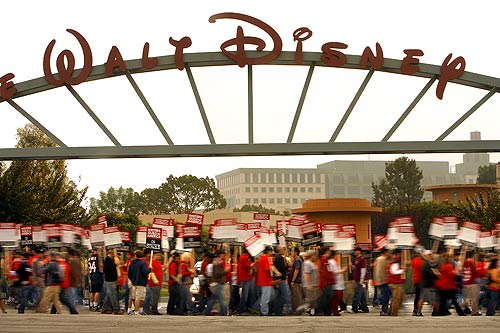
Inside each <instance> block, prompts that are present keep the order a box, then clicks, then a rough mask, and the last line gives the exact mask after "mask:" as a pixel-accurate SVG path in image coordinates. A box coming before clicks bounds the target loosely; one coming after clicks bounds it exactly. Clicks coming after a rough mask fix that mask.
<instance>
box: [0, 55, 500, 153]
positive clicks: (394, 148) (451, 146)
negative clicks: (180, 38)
mask: <svg viewBox="0 0 500 333" xmlns="http://www.w3.org/2000/svg"><path fill="white" fill-rule="evenodd" d="M261 54H262V52H256V51H253V52H252V51H248V52H247V56H249V57H259V56H261ZM321 56H322V53H316V52H304V53H303V60H302V63H301V65H303V66H309V73H308V75H307V78H306V81H305V83H304V88H303V90H302V95H301V96H300V100H299V105H298V107H297V110H296V113H295V117H294V119H293V123H292V124H291V128H290V133H289V136H288V139H287V140H286V142H284V143H276V144H268V143H266V144H254V142H253V88H252V86H253V75H252V66H249V67H248V74H247V75H248V125H249V126H248V139H249V140H248V144H225V145H221V144H216V142H215V138H214V136H213V133H212V131H211V127H210V123H209V120H208V118H207V116H206V113H205V110H204V107H203V103H202V101H201V97H200V95H199V93H198V89H197V88H196V83H195V80H194V77H193V75H192V72H191V68H193V67H206V66H210V67H213V66H228V65H235V62H234V61H233V60H231V59H229V58H228V57H226V56H225V55H224V54H223V53H222V52H209V53H193V54H185V55H184V63H185V68H186V73H187V76H188V79H189V82H190V84H191V87H192V90H193V93H194V97H195V99H196V102H197V104H198V107H199V111H200V115H201V117H202V119H203V123H204V125H205V128H206V130H207V136H208V137H209V141H210V144H209V145H174V143H173V142H172V140H171V139H170V137H169V135H168V133H167V132H166V130H165V128H164V127H163V125H162V124H161V122H160V121H159V119H158V117H157V116H156V114H155V113H154V110H153V109H152V108H151V106H150V104H149V102H148V101H147V99H146V97H145V96H144V94H142V91H141V90H140V88H139V87H138V85H137V84H136V83H135V81H134V80H133V78H132V74H137V73H146V72H153V71H160V70H170V69H175V70H177V69H176V68H177V67H176V62H175V57H174V56H163V57H158V58H157V59H158V64H157V65H156V66H155V67H154V68H152V69H146V68H144V66H143V64H142V60H141V59H134V60H128V61H125V65H126V71H125V72H119V71H115V73H114V75H113V76H119V75H126V76H127V79H128V80H129V82H130V84H131V85H132V87H133V88H134V90H135V91H136V93H137V95H138V96H139V98H140V99H141V101H142V102H143V104H144V106H145V108H146V109H147V111H148V112H149V114H150V116H151V117H152V119H153V121H154V122H155V124H156V125H157V127H158V129H159V130H160V132H161V133H162V135H163V136H164V138H165V140H166V141H167V143H168V145H164V146H163V145H160V146H121V145H120V143H119V142H118V141H117V140H116V138H115V137H114V136H113V134H112V133H111V132H110V131H109V130H108V129H107V127H106V126H105V124H103V123H102V122H101V121H100V120H99V118H98V117H97V116H96V115H95V114H94V113H93V112H92V110H91V109H90V107H89V106H88V105H87V104H86V103H85V101H83V99H81V97H79V96H78V94H77V93H76V91H74V89H73V87H67V88H68V89H69V91H70V92H72V91H74V93H73V92H72V94H73V96H74V97H75V98H76V99H77V100H78V101H79V103H80V104H81V105H82V106H83V107H84V108H85V109H86V111H87V112H88V113H89V115H90V116H91V117H92V118H93V119H94V121H95V122H96V123H97V125H98V126H99V127H100V128H101V129H102V130H103V132H104V133H105V134H106V135H107V136H108V138H109V139H110V141H111V142H112V143H113V144H114V147H113V146H109V147H108V146H105V147H67V146H66V145H65V144H64V143H63V142H62V141H61V140H59V139H58V138H57V137H56V136H55V135H54V134H52V133H51V132H50V131H48V130H47V129H46V128H45V127H44V126H43V125H42V124H40V123H39V122H38V121H36V119H34V118H33V117H31V116H30V115H29V114H28V113H27V112H26V111H24V110H22V108H21V107H17V108H16V110H18V111H19V112H20V113H21V114H22V115H23V116H25V117H26V118H27V119H28V120H29V121H31V122H33V123H34V124H35V125H36V126H38V127H39V128H40V129H41V130H42V131H44V132H45V133H46V134H47V135H48V136H49V137H51V138H53V140H55V141H56V143H57V144H58V145H59V146H60V148H33V149H20V148H0V160H20V159H78V158H114V157H116V158H123V157H183V156H242V155H250V156H252V155H255V156H257V155H258V156H262V155H307V154H316V155H319V154H366V153H370V154H376V153H380V154H381V153H424V152H425V153H432V152H497V151H500V140H492V141H475V142H469V141H453V142H451V141H448V142H445V141H443V139H444V138H446V136H447V135H449V134H450V133H451V132H452V131H453V130H454V129H455V128H457V127H458V126H459V125H460V124H461V123H462V122H463V121H465V119H467V118H468V117H469V116H470V115H471V114H472V113H473V112H475V111H476V110H477V109H479V107H480V106H482V105H483V104H484V103H485V102H486V101H487V100H488V99H489V98H490V97H492V96H493V95H495V93H496V92H498V91H499V89H500V79H498V78H494V77H489V76H485V75H480V74H474V73H469V72H464V73H463V74H462V75H461V76H460V78H458V79H455V80H451V81H450V82H452V83H455V84H460V85H464V86H467V87H471V88H477V89H483V90H487V91H488V93H487V94H486V96H485V97H483V98H482V99H481V100H480V101H478V102H477V103H476V104H475V105H474V106H473V107H472V108H471V109H470V110H469V111H468V112H466V113H465V114H464V115H463V116H462V117H461V118H459V119H458V120H457V121H456V122H455V123H454V124H453V125H452V126H451V127H450V128H448V130H447V131H445V132H444V133H443V134H442V135H441V136H440V137H438V138H437V139H436V140H435V141H415V142H389V139H390V137H391V136H392V134H393V133H394V132H395V131H396V130H397V128H398V127H399V125H400V124H401V123H402V122H403V121H404V119H405V118H406V117H407V116H408V114H409V113H410V112H411V111H412V110H413V108H414V107H415V106H416V105H417V103H418V102H419V101H420V99H421V98H422V97H423V96H424V95H425V94H426V93H427V91H428V89H429V88H430V86H431V85H432V84H433V83H434V81H435V80H436V79H437V78H439V75H440V73H441V67H440V66H436V65H428V64H419V68H420V71H418V72H416V73H414V74H412V76H416V77H422V78H427V79H429V81H428V83H427V84H426V86H425V87H424V88H423V89H422V91H421V92H420V93H419V94H418V95H417V97H416V98H415V99H414V100H413V102H412V103H411V104H410V106H409V107H408V108H407V109H406V110H405V111H404V113H403V114H402V115H401V117H400V118H399V119H398V120H397V122H396V123H395V124H394V125H393V126H392V128H391V129H390V131H389V132H388V133H387V134H386V135H385V136H384V138H383V139H382V140H381V142H352V143H349V142H347V143H345V142H344V143H338V142H335V140H336V138H337V136H338V134H339V133H340V131H341V130H342V128H343V126H344V124H345V122H346V121H347V118H348V117H349V115H350V113H351V112H352V110H353V109H354V107H355V105H356V103H357V101H358V100H359V98H360V96H361V94H362V93H363V90H364V88H365V87H366V85H367V84H368V83H369V80H370V78H371V75H372V74H373V72H374V71H373V69H369V70H367V69H363V68H360V65H359V64H360V60H361V56H356V55H346V57H347V62H346V64H345V65H343V66H342V67H341V68H348V69H358V70H359V69H362V70H367V72H368V75H367V76H366V78H365V80H364V81H363V84H362V85H361V87H360V88H359V89H358V92H357V93H356V95H355V97H354V99H353V100H352V102H351V104H350V105H349V108H348V109H347V111H346V113H345V114H344V116H343V118H342V120H341V122H340V123H339V124H338V126H337V128H336V130H335V132H334V133H333V135H332V138H331V139H330V141H329V142H325V143H312V144H309V143H307V144H306V143H292V140H293V135H294V132H295V129H296V126H297V123H298V121H299V117H300V112H301V109H302V106H303V103H304V100H305V98H306V94H307V88H308V86H309V83H310V81H311V79H312V76H313V69H314V67H315V66H321V67H329V66H328V65H326V64H324V63H323V62H322V61H321ZM401 64H402V61H401V60H395V59H388V58H385V59H384V62H383V66H382V67H381V68H380V69H378V70H377V71H380V72H386V73H394V74H402V72H401V69H400V68H401ZM269 65H294V66H297V63H296V59H295V52H282V53H281V54H280V56H279V57H278V58H276V59H275V60H273V61H271V62H270V63H269ZM79 71H80V70H77V71H75V73H74V75H78V73H79ZM108 77H109V76H108V75H106V70H105V67H104V65H98V66H94V67H92V71H91V73H90V75H89V77H88V78H87V79H86V81H85V82H90V81H95V80H100V79H105V78H108ZM54 88H56V86H54V85H52V84H49V83H48V82H47V81H46V79H45V77H41V78H37V79H33V80H29V81H25V82H21V83H17V84H16V89H17V93H16V94H15V95H14V96H13V97H12V99H16V98H19V97H23V96H28V95H31V94H36V93H40V92H43V91H47V90H50V89H54ZM12 99H11V100H9V101H8V102H9V104H10V105H13V103H14V101H13V100H12ZM1 102H4V100H2V99H1V98H0V103H1ZM16 105H17V104H16ZM20 110H22V111H24V112H21V111H20Z"/></svg>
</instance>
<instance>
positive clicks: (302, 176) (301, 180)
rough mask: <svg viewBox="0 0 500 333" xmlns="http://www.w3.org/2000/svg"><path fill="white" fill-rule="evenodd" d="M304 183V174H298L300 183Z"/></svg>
mask: <svg viewBox="0 0 500 333" xmlns="http://www.w3.org/2000/svg"><path fill="white" fill-rule="evenodd" d="M305 182H306V174H305V173H301V174H300V183H301V184H304V183H305Z"/></svg>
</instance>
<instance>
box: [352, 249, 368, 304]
mask: <svg viewBox="0 0 500 333" xmlns="http://www.w3.org/2000/svg"><path fill="white" fill-rule="evenodd" d="M354 256H355V261H354V267H353V273H354V274H353V279H354V282H355V284H356V286H355V289H354V295H353V297H352V309H351V310H352V313H358V312H368V311H369V310H368V305H367V304H366V290H365V279H366V260H365V258H364V257H363V252H362V249H361V248H360V247H356V248H355V249H354Z"/></svg>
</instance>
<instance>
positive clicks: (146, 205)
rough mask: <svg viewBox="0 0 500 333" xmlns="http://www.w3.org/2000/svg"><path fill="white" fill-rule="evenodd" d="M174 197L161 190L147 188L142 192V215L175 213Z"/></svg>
mask: <svg viewBox="0 0 500 333" xmlns="http://www.w3.org/2000/svg"><path fill="white" fill-rule="evenodd" d="M173 206H174V197H173V196H172V195H171V194H170V193H168V192H164V191H163V190H162V189H161V188H147V189H145V190H143V191H142V192H141V213H142V214H147V215H156V214H166V213H169V212H171V211H173Z"/></svg>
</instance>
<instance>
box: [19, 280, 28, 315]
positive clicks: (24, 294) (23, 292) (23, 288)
mask: <svg viewBox="0 0 500 333" xmlns="http://www.w3.org/2000/svg"><path fill="white" fill-rule="evenodd" d="M30 289H31V288H30V285H29V284H26V285H20V286H18V287H16V288H15V291H16V292H15V294H16V297H17V300H18V301H19V307H18V308H17V313H24V310H25V309H26V303H28V296H29V293H30Z"/></svg>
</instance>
